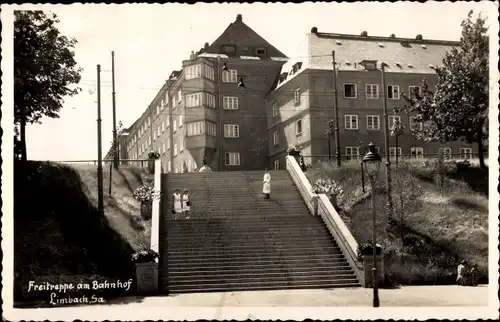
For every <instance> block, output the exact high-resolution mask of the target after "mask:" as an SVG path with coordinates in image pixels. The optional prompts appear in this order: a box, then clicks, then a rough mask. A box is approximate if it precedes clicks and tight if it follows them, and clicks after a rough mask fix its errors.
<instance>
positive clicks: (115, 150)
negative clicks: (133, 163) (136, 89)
mask: <svg viewBox="0 0 500 322" xmlns="http://www.w3.org/2000/svg"><path fill="white" fill-rule="evenodd" d="M111 77H112V86H113V92H112V98H113V165H114V168H115V169H116V170H118V167H119V159H118V158H119V156H118V138H117V135H116V99H115V94H116V93H115V52H114V51H112V52H111Z"/></svg>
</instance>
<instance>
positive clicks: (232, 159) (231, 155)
mask: <svg viewBox="0 0 500 322" xmlns="http://www.w3.org/2000/svg"><path fill="white" fill-rule="evenodd" d="M226 165H240V154H239V153H237V152H226Z"/></svg>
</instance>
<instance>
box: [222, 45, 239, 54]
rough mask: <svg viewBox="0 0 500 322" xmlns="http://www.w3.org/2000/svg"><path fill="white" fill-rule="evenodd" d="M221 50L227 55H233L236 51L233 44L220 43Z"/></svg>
mask: <svg viewBox="0 0 500 322" xmlns="http://www.w3.org/2000/svg"><path fill="white" fill-rule="evenodd" d="M222 52H223V53H224V54H227V55H234V54H235V53H236V46H235V45H222Z"/></svg>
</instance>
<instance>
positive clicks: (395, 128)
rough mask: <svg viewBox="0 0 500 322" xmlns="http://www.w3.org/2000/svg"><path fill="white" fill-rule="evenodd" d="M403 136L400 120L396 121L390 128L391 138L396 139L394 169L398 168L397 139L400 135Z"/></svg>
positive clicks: (402, 126)
mask: <svg viewBox="0 0 500 322" xmlns="http://www.w3.org/2000/svg"><path fill="white" fill-rule="evenodd" d="M403 134H404V125H403V123H401V121H400V120H398V119H396V120H395V121H394V124H393V125H392V127H391V136H394V137H395V138H396V167H397V166H398V157H399V153H398V150H399V142H398V139H399V137H400V136H401V135H403Z"/></svg>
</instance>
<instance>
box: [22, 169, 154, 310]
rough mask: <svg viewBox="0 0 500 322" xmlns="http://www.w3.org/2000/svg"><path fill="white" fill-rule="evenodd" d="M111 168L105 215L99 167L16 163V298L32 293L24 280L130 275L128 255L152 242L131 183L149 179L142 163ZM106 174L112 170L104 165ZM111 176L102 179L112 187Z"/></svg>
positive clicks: (136, 185) (135, 185)
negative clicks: (99, 208)
mask: <svg viewBox="0 0 500 322" xmlns="http://www.w3.org/2000/svg"><path fill="white" fill-rule="evenodd" d="M120 172H121V173H122V174H119V173H117V172H114V173H113V189H114V192H113V196H114V197H112V198H109V196H107V197H106V198H105V199H106V200H105V216H104V217H102V216H100V215H99V214H98V212H97V209H96V208H97V207H96V206H97V202H96V197H97V191H96V190H97V188H96V184H97V173H96V169H95V167H90V166H77V167H76V169H75V168H73V167H71V166H67V165H60V164H54V163H42V162H28V163H27V164H26V165H24V166H20V165H19V164H16V167H15V171H14V175H15V181H14V182H15V185H14V191H15V193H14V231H15V245H14V252H15V256H14V271H15V276H16V281H15V299H16V300H17V301H19V300H30V299H35V298H36V296H35V298H33V297H31V296H34V293H32V292H31V293H27V292H26V286H27V285H28V284H27V281H29V280H32V279H36V280H37V281H39V282H41V281H43V280H47V281H51V282H57V281H65V280H66V281H76V280H78V281H79V280H81V279H84V280H85V279H86V280H89V279H94V278H97V279H99V278H115V279H116V278H120V277H121V278H126V279H128V278H130V277H131V274H133V267H132V265H131V263H130V255H131V254H132V253H133V252H134V250H136V249H138V248H140V247H141V246H143V245H147V244H148V242H149V229H150V228H149V227H150V223H148V222H141V219H140V217H139V205H138V203H137V202H136V201H135V200H133V198H132V191H133V189H135V188H136V187H138V186H139V185H140V184H141V182H142V181H144V180H145V179H146V177H147V176H146V175H145V174H144V173H143V172H142V171H141V170H136V169H123V171H120ZM105 178H108V179H109V170H107V171H105ZM108 184H109V180H105V188H106V189H105V195H107V189H108Z"/></svg>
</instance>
